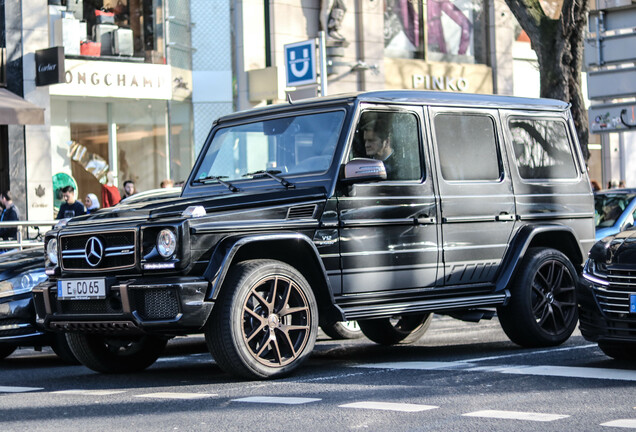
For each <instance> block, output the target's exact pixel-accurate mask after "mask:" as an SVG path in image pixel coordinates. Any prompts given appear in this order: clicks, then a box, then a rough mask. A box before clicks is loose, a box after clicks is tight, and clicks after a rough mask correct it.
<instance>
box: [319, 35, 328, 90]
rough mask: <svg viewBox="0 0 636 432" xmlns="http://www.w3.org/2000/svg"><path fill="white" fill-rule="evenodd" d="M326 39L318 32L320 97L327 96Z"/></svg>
mask: <svg viewBox="0 0 636 432" xmlns="http://www.w3.org/2000/svg"><path fill="white" fill-rule="evenodd" d="M326 41H327V38H326V37H325V32H324V31H319V32H318V50H319V51H320V53H319V55H320V96H327V46H326Z"/></svg>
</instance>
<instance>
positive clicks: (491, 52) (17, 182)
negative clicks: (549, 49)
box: [0, 0, 538, 220]
mask: <svg viewBox="0 0 636 432" xmlns="http://www.w3.org/2000/svg"><path fill="white" fill-rule="evenodd" d="M0 5H1V6H2V7H1V8H0V12H3V13H4V19H3V20H0V25H4V30H5V31H4V35H6V41H1V40H0V42H4V48H6V62H5V63H6V65H7V68H6V69H7V88H8V89H9V90H11V91H13V93H15V94H16V95H18V96H22V97H23V98H24V99H25V100H26V102H29V103H32V104H34V105H36V106H37V107H40V108H43V109H44V118H43V124H40V125H10V126H8V132H7V134H8V135H9V137H8V138H7V140H6V144H5V146H4V147H5V149H4V153H2V148H0V158H1V160H0V166H1V168H0V169H1V170H2V171H0V181H2V182H3V185H2V186H3V187H4V188H10V189H11V190H12V193H13V195H14V198H15V201H16V203H17V204H18V206H19V208H20V210H21V211H22V214H24V215H27V216H28V218H29V219H31V220H35V219H49V218H51V217H53V216H54V215H55V208H56V205H59V203H60V198H61V194H60V192H59V189H60V187H61V186H62V185H65V184H67V183H70V184H73V185H76V187H77V190H78V195H79V198H83V197H84V196H85V195H86V194H88V193H91V192H92V193H96V194H97V195H98V196H99V190H100V188H101V184H102V183H104V182H105V181H106V178H107V173H108V172H112V173H113V177H114V179H113V181H114V184H115V185H117V186H119V187H120V188H121V185H122V184H123V181H125V180H128V179H130V180H133V181H135V183H136V185H137V188H138V190H147V189H152V188H156V187H159V184H160V182H161V181H162V180H163V179H165V178H172V179H173V180H175V181H177V182H178V181H183V180H185V178H186V176H187V174H188V172H189V170H190V167H191V165H192V163H193V161H194V158H195V157H196V154H197V153H198V151H199V150H200V148H201V146H202V145H203V143H204V142H205V139H206V137H207V134H208V132H209V129H210V127H211V125H212V123H213V121H214V119H216V118H218V117H219V116H221V115H224V114H228V113H231V112H233V111H236V110H243V109H249V108H252V107H255V106H259V105H265V104H271V103H279V102H283V101H285V99H286V97H287V94H288V93H289V94H290V95H291V96H292V98H294V99H295V98H299V97H307V96H312V95H319V94H320V92H321V91H320V85H319V84H315V85H309V86H302V87H296V88H288V87H287V86H286V82H285V66H284V65H285V54H284V46H285V45H286V44H290V43H294V42H298V41H303V40H308V39H314V38H316V37H317V36H318V35H319V32H320V31H321V30H324V31H325V34H326V40H325V41H326V44H325V45H326V53H327V58H328V61H329V64H328V67H327V76H326V85H325V86H324V87H326V89H327V94H336V93H345V92H355V91H367V90H379V89H394V88H407V89H409V88H412V89H430V90H440V91H452V92H468V93H484V94H488V93H496V94H507V95H512V94H515V93H518V92H519V91H520V90H519V89H517V90H516V89H515V82H517V84H518V82H519V80H515V75H516V74H518V73H520V72H517V71H518V70H519V67H518V66H519V64H520V63H519V62H522V65H525V66H526V71H528V70H529V71H530V75H532V69H531V68H532V66H529V67H530V69H528V65H527V62H528V59H525V58H519V56H515V54H514V50H513V47H514V44H513V42H514V41H515V38H516V37H517V36H518V28H517V27H516V21H515V20H514V18H513V16H512V14H511V12H510V11H509V10H508V8H507V6H506V4H505V1H504V0H315V1H305V0H235V1H230V0H48V1H47V0H12V1H11V2H9V1H6V0H5V1H2V0H0ZM98 44H101V45H99V46H98ZM56 46H63V47H64V59H63V66H64V76H63V79H62V80H61V82H60V83H58V84H52V85H37V80H38V74H37V73H36V72H37V71H36V59H35V53H36V52H37V51H39V50H42V49H46V48H50V47H56ZM524 62H525V63H524ZM535 71H536V70H535ZM323 79H324V77H319V80H323ZM525 79H526V78H524V80H525ZM536 85H537V88H538V80H537V84H536ZM518 87H519V88H522V89H524V90H523V91H525V92H526V93H527V90H528V88H529V87H531V86H528V85H527V83H526V85H525V86H518ZM526 93H524V94H520V95H524V96H530V95H529V94H526ZM534 96H538V94H536V95H534ZM2 179H4V180H2Z"/></svg>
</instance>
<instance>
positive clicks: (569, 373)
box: [501, 366, 636, 381]
mask: <svg viewBox="0 0 636 432" xmlns="http://www.w3.org/2000/svg"><path fill="white" fill-rule="evenodd" d="M501 373H505V374H516V375H539V376H553V377H568V378H587V379H606V380H619V381H636V371H633V370H625V369H606V368H587V367H574V366H516V367H509V368H506V369H503V370H501Z"/></svg>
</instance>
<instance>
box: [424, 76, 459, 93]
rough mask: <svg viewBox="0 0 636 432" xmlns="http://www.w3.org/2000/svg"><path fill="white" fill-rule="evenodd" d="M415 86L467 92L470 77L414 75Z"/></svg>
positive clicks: (425, 88) (426, 88)
mask: <svg viewBox="0 0 636 432" xmlns="http://www.w3.org/2000/svg"><path fill="white" fill-rule="evenodd" d="M413 88H414V89H424V90H446V91H455V92H465V91H467V89H468V79H467V78H465V77H461V76H460V77H449V76H431V75H420V74H415V75H413Z"/></svg>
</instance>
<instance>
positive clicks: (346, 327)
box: [320, 321, 363, 339]
mask: <svg viewBox="0 0 636 432" xmlns="http://www.w3.org/2000/svg"><path fill="white" fill-rule="evenodd" d="M320 328H321V329H322V331H323V332H325V334H326V335H327V336H329V337H330V338H332V339H358V338H361V337H362V336H363V334H362V330H360V325H359V324H358V322H357V321H336V322H334V323H331V324H324V325H321V326H320Z"/></svg>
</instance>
